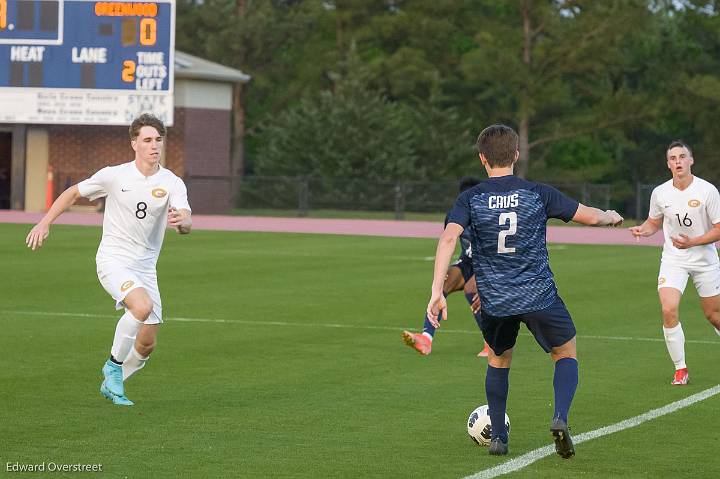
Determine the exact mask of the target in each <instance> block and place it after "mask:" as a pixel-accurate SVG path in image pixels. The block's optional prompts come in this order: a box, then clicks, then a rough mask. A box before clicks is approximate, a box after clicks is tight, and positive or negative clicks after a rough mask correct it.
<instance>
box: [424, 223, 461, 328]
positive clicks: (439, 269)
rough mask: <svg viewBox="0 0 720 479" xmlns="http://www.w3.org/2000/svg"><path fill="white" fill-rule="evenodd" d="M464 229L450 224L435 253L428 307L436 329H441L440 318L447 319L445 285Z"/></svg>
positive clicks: (430, 319) (441, 236) (428, 315)
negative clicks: (449, 267)
mask: <svg viewBox="0 0 720 479" xmlns="http://www.w3.org/2000/svg"><path fill="white" fill-rule="evenodd" d="M462 232H463V227H462V226H460V225H459V224H456V223H448V225H447V226H446V227H445V231H443V233H442V234H441V235H440V240H439V241H438V245H437V250H436V252H435V269H434V273H433V282H432V291H431V294H430V301H429V302H428V307H427V317H428V320H429V321H430V323H431V324H432V325H433V326H435V327H436V328H439V327H440V323H439V321H438V317H439V316H440V315H442V316H441V317H442V319H447V303H446V302H445V296H443V283H445V276H447V270H448V266H450V259H451V258H452V255H453V253H454V252H455V245H456V244H457V239H458V237H459V236H460V235H461V234H462Z"/></svg>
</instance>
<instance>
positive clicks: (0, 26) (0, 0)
mask: <svg viewBox="0 0 720 479" xmlns="http://www.w3.org/2000/svg"><path fill="white" fill-rule="evenodd" d="M6 28H7V0H0V30H5V29H6Z"/></svg>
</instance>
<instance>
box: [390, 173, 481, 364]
mask: <svg viewBox="0 0 720 479" xmlns="http://www.w3.org/2000/svg"><path fill="white" fill-rule="evenodd" d="M478 183H480V179H479V178H476V177H474V176H463V177H462V178H461V179H460V188H459V192H460V193H462V192H463V191H465V190H467V189H469V188H472V187H473V186H475V185H477V184H478ZM449 214H450V213H448V215H447V216H445V226H447V223H448V216H449ZM473 274H474V273H473V269H472V244H471V242H470V230H465V231H463V233H462V235H460V257H459V258H458V260H457V261H455V262H454V263H453V264H451V265H450V267H449V268H448V269H447V277H446V278H445V282H444V283H443V295H444V296H445V297H446V298H447V297H448V296H449V295H450V294H451V293H454V292H455V291H461V290H462V291H463V292H464V294H465V299H466V300H467V302H468V304H470V310H471V311H472V313H473V316H474V317H475V321H477V322H478V325H479V324H480V323H479V321H480V300H479V298H478V294H477V289H476V287H475V279H474V278H473ZM435 331H436V328H435V326H433V325H432V323H430V320H429V319H428V318H427V315H426V316H425V320H424V323H423V329H422V332H421V333H413V332H410V331H403V332H402V339H403V341H404V342H405V344H407V345H408V346H410V347H411V348H413V349H415V350H416V351H417V352H419V353H420V354H422V355H423V356H427V355H428V354H430V352H431V351H432V343H433V339H434V337H435ZM487 355H488V345H487V343H485V347H484V348H483V350H482V351H480V352H479V353H478V357H487Z"/></svg>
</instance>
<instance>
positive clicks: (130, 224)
mask: <svg viewBox="0 0 720 479" xmlns="http://www.w3.org/2000/svg"><path fill="white" fill-rule="evenodd" d="M78 190H79V191H80V194H81V195H82V196H84V197H85V198H89V199H90V200H96V199H98V198H102V197H106V200H105V216H104V218H103V235H102V241H101V242H100V247H99V248H98V252H97V259H98V261H101V260H102V261H105V260H120V261H123V262H127V263H128V266H132V267H135V268H140V269H146V270H147V269H155V265H156V263H157V259H158V256H159V255H160V248H161V246H162V242H163V238H164V237H165V229H166V228H167V213H168V208H169V207H173V208H176V209H178V210H180V209H187V210H190V205H189V204H188V199H187V188H186V187H185V183H183V181H182V180H181V179H180V178H178V177H177V176H175V174H174V173H172V172H171V171H170V170H168V169H165V168H163V167H162V166H161V167H160V169H159V170H158V172H157V173H155V174H154V175H152V176H147V177H146V176H145V175H143V174H142V173H141V172H140V170H138V168H137V166H135V161H131V162H129V163H124V164H122V165H117V166H108V167H106V168H103V169H102V170H100V171H98V172H97V173H95V174H94V175H93V176H92V177H90V178H88V179H87V180H84V181H81V182H80V183H78Z"/></svg>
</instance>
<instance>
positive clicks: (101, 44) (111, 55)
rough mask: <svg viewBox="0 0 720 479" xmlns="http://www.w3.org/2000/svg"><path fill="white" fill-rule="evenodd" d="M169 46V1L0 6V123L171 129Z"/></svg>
mask: <svg viewBox="0 0 720 479" xmlns="http://www.w3.org/2000/svg"><path fill="white" fill-rule="evenodd" d="M174 43H175V2H174V0H160V1H154V2H137V1H128V2H95V1H86V0H0V123H43V124H76V125H80V124H82V125H126V124H128V123H130V122H131V121H132V119H133V118H135V117H136V116H138V115H139V114H140V113H142V112H152V113H154V114H155V115H156V116H157V117H158V118H160V119H161V120H163V121H164V122H165V123H166V124H167V125H172V121H173V61H174V51H175V45H174Z"/></svg>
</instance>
